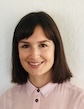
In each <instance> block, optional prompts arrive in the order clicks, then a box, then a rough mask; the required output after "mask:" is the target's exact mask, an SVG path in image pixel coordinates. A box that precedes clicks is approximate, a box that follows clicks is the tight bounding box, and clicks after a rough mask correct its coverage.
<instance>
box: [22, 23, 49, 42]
mask: <svg viewBox="0 0 84 109" xmlns="http://www.w3.org/2000/svg"><path fill="white" fill-rule="evenodd" d="M23 40H25V41H26V40H27V41H29V42H32V41H33V42H35V41H37V42H38V41H42V40H49V39H48V38H47V36H46V34H45V32H44V30H43V29H42V27H41V26H40V25H38V26H36V27H35V29H34V32H33V34H32V35H30V36H29V37H28V38H25V39H23Z"/></svg>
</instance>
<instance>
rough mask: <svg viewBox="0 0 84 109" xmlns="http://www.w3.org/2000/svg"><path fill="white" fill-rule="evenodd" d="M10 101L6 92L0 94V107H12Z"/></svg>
mask: <svg viewBox="0 0 84 109" xmlns="http://www.w3.org/2000/svg"><path fill="white" fill-rule="evenodd" d="M11 107H12V101H11V98H10V96H9V95H8V93H4V94H3V95H1V96H0V109H12V108H11Z"/></svg>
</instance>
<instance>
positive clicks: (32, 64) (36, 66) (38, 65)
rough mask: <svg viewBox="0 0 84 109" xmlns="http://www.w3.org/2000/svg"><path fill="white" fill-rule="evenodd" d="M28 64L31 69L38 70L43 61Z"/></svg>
mask: <svg viewBox="0 0 84 109" xmlns="http://www.w3.org/2000/svg"><path fill="white" fill-rule="evenodd" d="M28 64H29V65H30V67H31V68H35V69H36V68H39V67H40V66H41V65H42V64H43V61H42V62H28Z"/></svg>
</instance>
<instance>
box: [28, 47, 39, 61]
mask: <svg viewBox="0 0 84 109" xmlns="http://www.w3.org/2000/svg"><path fill="white" fill-rule="evenodd" d="M39 56H40V52H39V49H38V48H32V49H31V51H30V58H31V59H34V60H36V59H38V58H39Z"/></svg>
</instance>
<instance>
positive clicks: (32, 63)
mask: <svg viewBox="0 0 84 109" xmlns="http://www.w3.org/2000/svg"><path fill="white" fill-rule="evenodd" d="M29 64H31V65H40V64H41V62H30V63H29Z"/></svg>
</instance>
